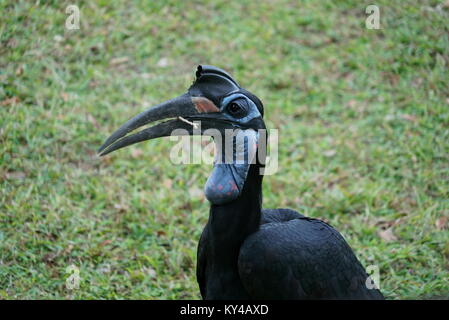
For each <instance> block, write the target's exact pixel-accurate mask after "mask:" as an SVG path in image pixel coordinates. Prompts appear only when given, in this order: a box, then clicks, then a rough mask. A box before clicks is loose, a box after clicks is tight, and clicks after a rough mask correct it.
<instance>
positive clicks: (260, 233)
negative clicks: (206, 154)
mask: <svg viewBox="0 0 449 320" xmlns="http://www.w3.org/2000/svg"><path fill="white" fill-rule="evenodd" d="M255 167H256V166H254V168H251V169H250V172H249V173H248V178H247V185H246V184H245V187H244V189H243V191H242V194H241V196H240V198H239V202H234V203H231V204H229V205H228V206H220V207H218V206H217V207H215V206H212V207H211V209H210V216H209V221H208V223H207V225H206V227H205V228H204V230H203V233H202V235H201V238H200V241H199V244H198V254H197V256H198V262H197V279H198V284H199V287H200V291H201V296H202V297H203V299H270V300H272V299H288V300H291V299H383V296H382V294H381V293H380V291H379V290H377V289H368V288H367V286H366V283H367V280H368V275H367V273H366V272H365V270H364V268H363V267H362V265H361V264H360V262H359V261H358V260H357V258H356V256H355V255H354V253H353V252H352V250H351V248H350V247H349V245H348V244H347V243H346V241H345V240H344V239H343V237H342V236H341V235H340V234H339V233H338V232H337V231H336V230H335V229H334V228H333V227H332V226H330V225H329V224H327V223H325V222H323V221H321V220H318V219H313V218H307V217H304V216H303V215H301V214H299V213H298V212H296V211H293V210H290V209H270V210H266V209H265V210H262V209H261V204H262V201H261V200H262V198H261V188H260V183H261V182H262V179H259V178H258V176H257V175H256V174H255V173H256V172H255V171H256V170H254V169H256V168H255ZM258 182H259V184H258ZM257 185H259V187H257ZM242 221H244V223H242Z"/></svg>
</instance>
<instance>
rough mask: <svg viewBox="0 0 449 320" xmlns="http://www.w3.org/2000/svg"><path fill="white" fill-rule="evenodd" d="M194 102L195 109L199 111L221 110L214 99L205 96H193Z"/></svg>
mask: <svg viewBox="0 0 449 320" xmlns="http://www.w3.org/2000/svg"><path fill="white" fill-rule="evenodd" d="M192 102H193V104H194V105H195V109H196V110H197V111H198V112H199V113H211V112H219V111H220V110H219V109H218V108H217V106H216V105H215V104H214V103H213V102H212V101H210V100H209V99H207V98H205V97H192Z"/></svg>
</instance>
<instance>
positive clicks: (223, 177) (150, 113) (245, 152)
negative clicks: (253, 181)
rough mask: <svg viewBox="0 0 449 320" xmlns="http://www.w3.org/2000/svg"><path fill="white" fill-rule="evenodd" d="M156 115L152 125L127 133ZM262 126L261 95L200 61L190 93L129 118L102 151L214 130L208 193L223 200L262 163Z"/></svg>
mask: <svg viewBox="0 0 449 320" xmlns="http://www.w3.org/2000/svg"><path fill="white" fill-rule="evenodd" d="M161 120H163V122H160V121H161ZM157 121H159V122H158V123H156V124H155V125H154V126H151V127H149V128H146V129H143V130H141V131H139V132H137V133H134V134H129V133H131V132H132V131H134V130H135V129H137V128H139V127H142V126H145V125H147V124H149V123H154V122H157ZM198 124H199V127H197V125H198ZM261 129H262V130H264V129H265V123H264V122H263V105H262V102H261V101H260V100H259V98H257V97H256V96H255V95H254V94H252V93H250V92H249V91H247V90H245V89H243V88H242V87H240V86H239V84H238V83H237V82H236V81H235V80H234V79H233V78H232V77H231V76H230V75H229V74H228V73H227V72H225V71H224V70H222V69H219V68H217V67H213V66H206V65H200V66H198V68H197V71H196V79H195V81H194V83H193V84H192V85H191V86H190V88H189V89H188V90H187V92H186V93H184V94H182V95H180V96H178V97H176V98H174V99H171V100H168V101H165V102H162V103H160V104H158V105H156V106H154V107H151V108H149V109H147V110H145V111H143V112H142V113H140V114H138V115H136V116H135V117H133V118H132V119H130V120H128V121H127V122H126V123H125V124H123V125H122V126H121V127H120V128H119V129H117V130H116V131H115V132H114V133H113V134H112V135H111V136H110V137H109V138H108V139H107V140H106V141H105V143H104V144H103V145H102V146H101V147H100V149H99V150H98V152H99V153H100V156H104V155H106V154H108V153H111V152H113V151H115V150H118V149H121V148H123V147H126V146H129V145H132V144H135V143H138V142H141V141H145V140H150V139H155V138H159V137H165V136H170V135H205V136H212V137H213V138H214V141H215V144H216V154H215V162H214V170H213V172H212V174H211V175H210V177H209V179H208V181H207V183H206V186H205V193H206V197H207V198H208V200H209V201H210V202H211V203H213V204H217V205H221V204H225V203H228V202H230V201H233V200H235V199H236V198H238V196H239V195H240V193H241V191H242V189H243V185H244V182H245V180H246V177H247V174H248V171H249V167H250V165H251V164H260V161H259V160H260V159H258V157H257V156H256V154H257V146H258V144H259V130H261ZM217 135H219V137H218V138H219V139H217ZM265 142H266V141H265ZM263 160H264V159H263Z"/></svg>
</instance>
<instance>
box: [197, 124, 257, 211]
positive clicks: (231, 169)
mask: <svg viewBox="0 0 449 320" xmlns="http://www.w3.org/2000/svg"><path fill="white" fill-rule="evenodd" d="M258 139H259V134H258V133H257V132H256V131H254V130H252V129H247V130H240V129H238V130H236V131H235V132H234V136H233V137H232V144H230V143H226V141H223V142H222V143H220V142H216V154H215V161H214V169H213V171H212V173H211V175H210V176H209V178H208V179H207V182H206V185H205V187H204V192H205V195H206V198H207V200H209V202H211V203H212V204H215V205H222V204H226V203H228V202H231V201H233V200H235V199H237V198H238V197H239V196H240V193H241V192H242V189H243V185H244V184H245V180H246V176H247V174H248V170H249V167H250V165H251V164H252V163H255V162H256V161H255V160H256V159H255V156H256V150H257V144H258ZM226 145H229V148H228V149H229V150H226V148H225V147H224V146H226Z"/></svg>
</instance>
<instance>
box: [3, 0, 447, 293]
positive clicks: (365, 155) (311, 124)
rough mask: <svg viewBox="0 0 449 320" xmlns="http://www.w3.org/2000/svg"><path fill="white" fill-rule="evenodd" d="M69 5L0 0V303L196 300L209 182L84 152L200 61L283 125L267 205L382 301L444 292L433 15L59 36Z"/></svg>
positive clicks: (436, 19) (133, 4)
mask: <svg viewBox="0 0 449 320" xmlns="http://www.w3.org/2000/svg"><path fill="white" fill-rule="evenodd" d="M39 2H40V4H39ZM74 3H76V1H75V2H74V1H1V2H0V10H1V15H0V17H1V19H0V84H1V85H0V183H1V189H0V190H1V191H0V298H4V299H17V298H22V299H71V298H81V299H96V298H101V299H115V298H119V299H196V298H199V290H198V288H197V284H196V280H195V272H194V268H195V265H196V244H197V241H198V238H199V236H200V233H201V230H202V227H203V225H204V224H205V223H206V221H207V216H208V207H209V205H208V203H207V201H205V199H204V196H203V195H202V194H201V192H199V190H202V187H203V185H204V183H205V180H206V178H207V175H208V172H209V171H210V169H211V168H210V167H209V166H207V165H186V166H178V165H173V164H171V163H170V161H169V158H168V155H169V151H170V147H171V146H173V142H170V141H169V140H168V139H160V140H158V141H151V142H148V143H144V144H139V145H137V146H134V147H131V148H128V149H125V150H123V151H119V152H116V153H114V154H112V155H111V156H108V157H106V158H102V159H99V158H98V157H97V156H96V149H97V148H98V147H99V146H100V145H101V143H102V142H103V141H104V139H105V138H106V137H107V136H108V135H109V134H110V133H111V132H112V131H113V130H114V129H116V128H117V127H118V126H119V125H120V124H122V123H123V122H124V121H125V120H127V119H128V118H130V117H131V116H133V115H135V114H136V113H137V112H139V111H141V110H143V109H144V108H145V107H148V106H150V105H152V104H155V103H158V102H161V101H163V100H166V99H168V98H171V97H174V96H176V95H178V94H180V93H183V92H185V90H186V89H187V87H188V86H189V85H190V83H191V82H192V80H193V76H194V70H195V68H196V65H197V64H200V63H205V64H213V65H217V66H219V67H222V68H224V69H226V70H228V71H229V72H231V73H232V74H233V75H234V76H235V78H236V79H237V80H238V81H239V82H240V83H241V84H242V85H243V86H244V87H246V88H247V89H249V90H251V91H252V92H254V93H255V94H257V95H258V96H259V97H260V98H261V99H262V100H263V102H264V104H265V110H266V111H265V121H266V123H267V125H268V127H270V128H278V129H279V130H280V145H279V151H280V153H279V171H278V172H277V173H276V174H275V175H272V176H267V177H266V178H265V180H264V206H265V207H267V208H273V207H291V208H293V209H297V210H299V211H301V212H302V213H304V214H306V215H308V216H311V217H317V218H324V219H327V220H328V221H330V223H331V224H332V225H334V226H335V227H336V228H337V229H338V230H339V231H341V232H342V234H343V235H344V236H345V238H346V239H347V241H348V242H349V243H350V245H351V246H352V247H353V248H354V250H355V251H356V253H357V255H358V257H359V258H360V259H361V261H362V262H363V263H364V264H365V265H370V264H375V265H378V266H379V268H380V272H381V289H382V291H383V292H384V294H385V295H386V297H388V298H389V299H415V298H417V299H421V298H432V297H448V296H449V262H448V261H449V232H448V230H447V229H448V225H449V222H448V221H447V220H446V219H447V218H449V200H448V199H449V191H448V190H449V72H448V70H449V68H448V66H449V38H448V32H449V27H448V26H449V25H448V21H449V20H448V19H449V3H447V1H446V5H441V4H442V3H443V2H441V1H419V0H410V1H399V0H395V1H387V0H379V1H375V3H376V4H377V5H379V6H380V10H381V29H380V30H368V29H366V28H365V18H366V14H365V7H366V5H368V4H371V1H369V2H368V1H367V2H364V1H356V0H354V1H349V0H346V1H338V2H337V1H321V2H318V1H312V0H309V1H301V2H299V1H280V0H276V1H263V2H261V3H257V2H255V1H254V2H253V1H252V2H249V1H241V2H232V3H229V2H228V1H224V0H216V1H211V2H210V3H209V4H203V1H182V2H180V1H86V2H81V1H79V3H80V10H81V19H80V21H81V29H80V30H72V31H69V30H65V28H64V25H65V19H66V17H67V14H66V13H65V8H66V6H67V5H68V4H74ZM122 58H123V59H122ZM162 62H166V63H162ZM165 64H166V65H165ZM164 65H165V66H164ZM384 229H391V230H390V231H391V232H392V234H391V233H389V232H390V231H388V232H386V233H385V232H384V233H382V231H383V230H384ZM71 264H74V265H76V266H78V267H79V268H80V276H81V279H82V280H81V285H80V288H79V290H73V291H69V290H67V289H66V287H65V281H66V278H67V276H68V274H67V273H66V268H67V267H68V266H69V265H71Z"/></svg>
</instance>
